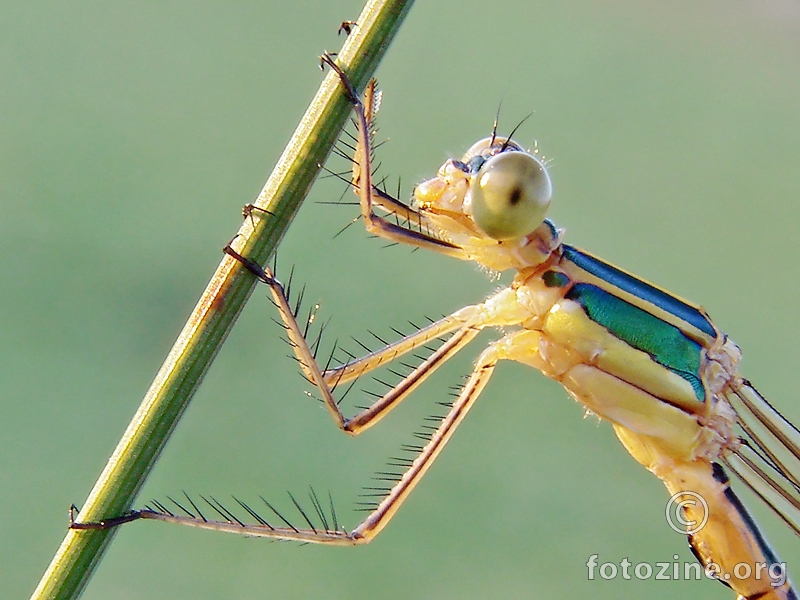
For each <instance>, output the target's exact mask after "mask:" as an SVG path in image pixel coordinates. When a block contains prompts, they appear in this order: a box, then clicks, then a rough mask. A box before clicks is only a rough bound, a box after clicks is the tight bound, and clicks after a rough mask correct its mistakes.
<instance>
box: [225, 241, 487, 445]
mask: <svg viewBox="0 0 800 600" xmlns="http://www.w3.org/2000/svg"><path fill="white" fill-rule="evenodd" d="M224 251H225V252H226V253H227V254H228V255H230V256H232V257H233V258H235V259H236V260H239V261H241V262H242V263H243V264H244V265H245V266H247V268H248V269H249V270H250V271H252V272H253V274H254V275H256V276H257V277H258V278H259V279H260V280H261V281H262V282H264V283H266V284H267V285H269V287H270V290H271V291H272V296H273V299H274V301H275V305H276V306H277V307H278V311H279V313H280V315H281V319H282V321H283V324H284V328H285V329H286V334H287V336H288V338H289V341H290V343H291V345H292V347H293V349H294V352H295V356H296V357H297V360H298V362H299V363H300V368H301V369H302V371H303V374H304V375H305V377H306V378H307V379H308V380H309V381H310V382H311V383H313V384H314V385H315V386H316V387H317V389H318V390H319V391H320V393H321V394H322V400H323V402H324V403H325V405H326V407H327V408H328V412H330V414H331V416H332V417H333V420H334V422H335V423H336V424H337V425H338V426H339V428H340V429H341V430H342V431H344V432H346V433H348V434H351V435H358V434H359V433H361V432H362V431H364V430H366V429H368V428H369V427H372V426H373V425H375V424H376V423H377V422H378V421H379V420H380V419H382V418H383V417H384V416H386V415H387V414H388V413H389V411H391V410H392V409H393V408H394V407H395V406H397V405H398V404H399V403H400V402H401V401H402V400H404V399H405V398H406V397H407V396H408V394H410V393H411V392H412V391H413V390H414V389H415V388H416V387H417V386H418V385H419V384H420V383H422V382H423V381H424V380H425V379H426V378H427V377H428V376H430V375H431V374H432V373H433V372H434V371H435V370H436V369H437V368H439V367H440V366H441V365H442V364H444V363H445V362H446V361H447V360H449V359H450V358H452V357H453V356H454V355H455V354H456V353H457V352H458V351H459V350H461V349H462V348H463V347H464V346H466V345H467V344H468V343H469V342H470V341H471V340H472V339H473V338H474V337H475V336H476V335H477V334H478V333H479V331H480V329H482V328H483V326H484V325H485V323H483V322H481V321H480V317H481V315H482V313H481V310H480V307H481V305H476V306H469V307H466V308H463V309H461V310H459V311H457V312H455V313H453V314H452V315H451V316H449V317H445V318H444V319H442V320H440V321H437V322H436V323H434V324H432V325H431V326H430V327H428V328H425V329H423V330H420V331H418V332H416V333H415V334H412V335H410V336H408V337H405V338H403V339H401V340H399V341H398V342H395V343H394V344H389V345H388V346H387V347H386V348H384V349H382V350H380V351H378V352H375V353H372V354H370V355H369V356H367V357H365V358H363V359H361V360H356V361H354V362H351V363H348V364H347V365H344V366H342V367H339V368H338V369H331V370H328V371H323V370H322V369H321V368H320V366H319V364H318V363H317V360H316V358H315V356H314V352H313V351H312V350H311V348H310V347H309V345H308V342H307V340H306V339H305V331H303V328H301V327H300V324H299V323H298V322H297V318H296V316H295V314H294V312H293V310H292V308H291V305H290V303H289V300H288V298H287V297H286V292H285V290H284V288H283V285H282V284H281V283H280V282H279V281H278V280H277V279H275V277H274V276H273V275H272V273H271V271H270V270H269V269H263V268H262V267H261V266H259V265H257V264H256V263H254V262H253V261H252V260H250V259H248V258H246V257H243V256H242V255H240V254H239V253H238V252H236V251H235V250H233V249H232V248H231V247H230V246H227V247H226V248H225V249H224ZM454 330H455V333H453V334H452V335H451V336H450V338H448V339H447V340H446V341H445V342H444V343H443V344H442V345H441V346H440V347H439V348H438V349H437V350H436V351H435V352H434V353H433V354H431V355H430V356H429V357H428V358H427V359H425V360H424V361H423V362H422V363H421V364H420V365H419V366H418V367H417V368H416V369H414V370H413V371H412V372H411V373H409V374H408V375H407V376H406V377H405V378H403V380H402V381H400V382H399V383H398V384H397V385H395V386H394V387H392V388H391V389H390V390H389V391H388V392H386V394H384V395H383V396H382V397H381V398H379V399H378V400H377V401H375V402H374V403H373V404H372V405H371V406H369V407H367V408H366V409H364V410H363V411H361V412H360V413H358V414H356V415H355V416H353V417H352V418H349V419H348V418H346V417H345V416H344V414H343V413H342V411H341V409H340V408H339V404H338V403H337V401H336V399H335V398H334V397H333V388H334V387H335V386H336V385H337V384H338V383H340V382H341V380H342V379H344V380H351V379H354V378H355V377H357V376H359V375H361V374H363V373H365V372H367V371H370V370H372V369H374V368H376V367H378V366H380V365H382V364H385V363H388V362H390V361H391V360H393V359H395V358H397V357H399V356H401V355H402V354H404V353H406V352H409V351H411V350H413V349H414V348H417V347H419V346H421V345H423V344H424V343H426V342H427V341H429V340H430V339H432V338H434V337H438V336H440V335H445V334H447V333H450V332H452V331H454Z"/></svg>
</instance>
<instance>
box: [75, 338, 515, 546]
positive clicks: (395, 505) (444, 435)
mask: <svg viewBox="0 0 800 600" xmlns="http://www.w3.org/2000/svg"><path fill="white" fill-rule="evenodd" d="M520 333H528V332H520ZM515 335H516V334H513V333H512V334H510V335H508V336H506V337H505V338H502V339H501V340H499V341H497V342H495V343H493V344H491V345H490V346H489V347H488V348H486V350H484V351H483V352H482V353H481V356H480V358H479V359H478V361H477V363H476V365H475V368H474V369H473V371H472V375H471V376H470V378H469V380H468V381H467V383H466V385H465V386H464V388H463V389H462V390H461V393H460V394H459V395H458V398H457V399H456V400H455V402H453V405H452V407H451V408H450V409H449V410H448V411H447V414H446V415H445V416H444V417H443V419H442V420H441V422H440V423H439V425H438V427H437V428H436V430H435V431H434V432H433V434H432V435H431V436H430V438H429V440H428V441H427V443H426V444H425V445H424V447H423V448H422V450H421V451H420V453H419V454H418V455H417V456H416V458H415V459H414V460H413V461H412V462H411V464H410V465H409V467H408V468H407V469H406V470H405V472H404V473H403V474H402V476H401V477H400V479H399V480H398V481H397V482H396V483H395V484H394V485H393V486H392V488H391V489H390V490H389V493H388V494H387V495H386V496H385V497H384V498H383V500H382V501H381V502H380V503H379V504H378V505H377V507H376V508H375V509H374V510H373V511H372V512H371V513H370V514H369V515H368V516H367V518H366V519H364V520H363V521H362V522H361V523H360V524H359V525H358V526H357V527H356V528H355V529H354V530H353V531H351V532H349V533H347V532H345V531H330V530H329V531H319V530H314V529H298V528H295V527H275V526H273V525H271V524H269V523H267V521H266V520H265V519H264V518H263V517H261V516H259V515H258V514H256V513H255V511H254V510H252V509H251V508H250V507H249V506H247V505H245V504H243V503H241V502H239V504H240V505H241V506H242V508H243V509H244V510H245V511H246V512H247V513H248V514H249V515H250V516H251V517H253V518H254V519H256V520H257V521H258V524H248V523H244V522H243V521H241V520H239V519H238V518H237V517H235V516H234V515H233V514H232V513H231V512H230V511H227V510H225V509H223V508H222V507H221V506H219V507H215V506H214V505H213V504H212V503H211V502H208V504H209V505H211V507H212V508H213V509H214V510H215V511H216V512H217V513H218V514H221V515H222V516H223V518H224V519H225V520H222V521H220V520H212V519H208V518H206V517H205V516H204V515H203V514H202V513H200V511H199V509H198V508H197V506H195V505H194V503H192V508H191V509H189V510H187V509H185V508H183V507H181V508H183V510H184V511H185V512H186V513H187V514H189V515H191V516H184V515H176V514H173V513H172V512H170V511H168V510H167V509H166V508H165V507H163V505H158V506H157V507H156V508H157V509H158V510H153V509H147V510H140V511H134V512H132V513H129V514H128V515H125V516H124V517H122V518H121V520H123V522H128V521H133V520H137V519H152V520H158V521H166V522H169V523H178V524H183V525H190V526H193V527H199V528H201V529H211V530H214V531H223V532H227V533H238V534H243V535H248V536H255V537H267V538H277V539H283V540H296V541H301V542H312V543H319V544H327V545H337V546H342V545H356V544H364V543H368V542H369V541H371V540H372V539H373V538H374V537H375V536H377V535H378V534H379V533H380V532H381V530H383V528H384V527H386V525H387V524H388V523H389V521H390V520H391V519H392V517H393V516H394V515H395V513H396V512H397V510H398V509H399V508H400V506H401V505H402V504H403V502H404V501H405V500H406V498H407V497H408V496H409V494H410V493H411V492H412V490H413V489H414V487H415V486H416V485H417V484H418V483H419V482H420V480H421V479H422V477H423V475H425V473H426V472H427V471H428V469H429V468H430V467H431V465H432V464H433V462H434V461H435V460H436V458H437V457H438V456H439V454H440V453H441V451H442V449H443V448H444V446H445V445H446V444H447V442H448V441H449V440H450V438H451V437H452V435H453V433H454V432H455V430H456V428H457V427H458V426H459V424H460V423H461V421H462V420H463V419H464V417H465V416H466V414H467V412H469V409H470V408H471V407H472V405H473V404H474V403H475V401H476V400H477V399H478V396H479V395H480V393H481V392H482V391H483V388H484V387H485V386H486V384H487V382H488V381H489V378H490V377H491V375H492V372H493V371H494V368H495V365H496V364H497V361H498V360H501V359H503V358H508V357H509V355H510V353H509V350H512V352H511V353H512V354H513V347H514V338H515ZM195 513H197V514H195ZM115 524H116V523H110V522H109V524H108V525H105V524H103V523H75V524H74V525H73V527H74V528H80V529H99V528H104V527H108V526H113V525H115Z"/></svg>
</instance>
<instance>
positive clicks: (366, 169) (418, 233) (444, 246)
mask: <svg viewBox="0 0 800 600" xmlns="http://www.w3.org/2000/svg"><path fill="white" fill-rule="evenodd" d="M322 62H323V63H324V64H327V65H328V66H329V67H330V68H331V69H333V70H334V71H335V72H336V74H337V75H339V79H340V80H341V82H342V85H343V86H344V88H345V89H346V90H347V95H348V97H349V99H350V102H352V103H353V109H354V110H355V113H356V124H357V126H358V127H357V128H358V141H357V143H356V152H355V156H354V157H353V187H354V188H356V190H357V191H358V196H359V198H360V200H361V218H362V219H363V220H364V225H365V227H366V229H367V231H368V232H370V233H372V234H374V235H377V236H379V237H382V238H384V239H386V240H389V241H392V242H399V243H402V244H408V245H411V246H416V247H417V248H427V249H429V250H434V251H435V252H439V253H442V254H447V255H448V256H453V257H455V258H460V259H462V260H468V259H469V255H468V253H466V252H465V251H464V250H462V249H461V248H459V247H458V246H456V245H454V244H451V243H449V242H447V241H444V240H441V239H438V238H437V237H436V236H434V235H430V234H428V233H426V232H425V231H424V226H425V218H424V216H423V215H422V214H420V213H419V212H417V211H415V210H413V209H412V208H410V207H408V206H406V205H404V204H402V203H401V202H399V201H398V200H395V199H393V198H391V197H390V196H388V195H387V194H383V193H382V192H380V191H379V190H378V189H377V188H375V187H374V186H373V184H372V140H371V137H372V136H371V133H370V132H371V129H370V125H371V117H372V116H374V115H372V114H371V113H372V112H373V111H372V110H371V108H370V107H371V106H372V104H373V100H374V95H375V89H374V87H373V86H369V87H368V88H367V95H366V100H365V102H366V108H365V102H362V100H361V99H360V98H359V97H358V94H357V93H356V92H355V89H354V88H353V86H352V85H351V84H350V80H349V79H348V78H347V75H346V74H345V72H344V71H343V70H342V68H341V67H340V66H339V65H337V64H336V62H335V61H334V59H333V57H331V56H330V55H327V54H326V55H323V56H322ZM368 109H369V110H368ZM368 112H369V113H370V114H368ZM374 205H378V206H381V207H382V208H384V209H385V210H387V211H388V212H389V213H390V214H398V215H400V216H401V217H402V218H404V219H407V220H409V221H411V222H412V223H413V224H415V225H418V226H419V230H414V229H410V228H406V227H403V226H402V225H399V224H396V223H392V222H391V221H389V220H388V219H386V218H384V217H381V216H379V215H377V214H375V211H374V210H373V206H374Z"/></svg>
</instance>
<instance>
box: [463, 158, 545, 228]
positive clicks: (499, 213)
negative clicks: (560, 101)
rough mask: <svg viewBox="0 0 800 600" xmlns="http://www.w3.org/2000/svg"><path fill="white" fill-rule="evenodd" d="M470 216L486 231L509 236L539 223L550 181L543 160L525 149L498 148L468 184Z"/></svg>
mask: <svg viewBox="0 0 800 600" xmlns="http://www.w3.org/2000/svg"><path fill="white" fill-rule="evenodd" d="M470 191H471V192H472V194H471V195H472V218H473V219H474V220H475V224H476V225H477V226H478V227H479V228H480V230H481V231H483V232H484V233H485V234H486V235H488V236H490V237H492V238H494V239H496V240H500V241H503V240H513V239H516V238H520V237H522V236H523V235H527V234H529V233H530V232H532V231H533V230H534V229H536V228H537V227H538V226H539V225H541V223H542V221H543V220H544V216H545V213H546V212H547V207H548V206H549V205H550V197H551V196H552V195H553V185H552V183H551V182H550V175H548V173H547V169H546V168H545V166H544V164H542V162H541V161H540V160H539V159H538V158H536V157H535V156H533V155H531V154H528V153H527V152H502V153H500V154H497V155H495V156H492V157H491V158H489V159H488V160H487V161H486V162H485V163H483V165H482V166H481V168H480V170H479V171H478V173H477V174H476V175H475V177H474V178H473V179H472V183H471V184H470Z"/></svg>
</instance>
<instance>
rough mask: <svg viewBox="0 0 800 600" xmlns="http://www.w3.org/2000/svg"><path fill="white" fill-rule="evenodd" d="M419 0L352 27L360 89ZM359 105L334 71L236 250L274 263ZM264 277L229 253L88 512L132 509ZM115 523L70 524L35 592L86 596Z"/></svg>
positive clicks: (370, 7) (389, 3)
mask: <svg viewBox="0 0 800 600" xmlns="http://www.w3.org/2000/svg"><path fill="white" fill-rule="evenodd" d="M411 4H412V1H411V0H371V1H370V2H369V3H368V4H367V5H366V6H365V7H364V10H363V12H362V13H361V15H360V17H359V18H358V21H357V23H358V24H357V25H356V26H355V27H354V28H353V31H352V33H351V34H350V35H349V36H348V39H347V41H346V42H345V44H344V46H343V48H342V50H341V52H339V54H338V55H337V62H338V63H339V65H341V66H342V68H343V69H344V70H345V72H346V73H347V74H348V76H349V78H350V80H351V82H352V84H353V85H354V87H355V88H356V90H358V91H359V92H360V91H362V90H363V89H364V87H365V86H366V84H367V82H368V80H369V79H370V78H371V77H372V74H373V72H374V71H375V69H376V68H377V66H378V63H379V61H380V59H381V58H382V57H383V55H384V53H385V52H386V49H387V48H388V46H389V43H390V42H391V40H392V39H393V38H394V35H395V33H396V32H397V30H398V28H399V27H400V24H401V22H402V20H403V18H404V17H405V15H406V14H407V12H408V10H409V8H410V6H411ZM351 108H352V107H351V105H350V103H349V101H348V100H347V98H346V97H345V95H344V93H343V89H342V86H341V85H340V82H339V80H338V78H337V76H336V75H335V74H334V73H332V72H328V74H327V76H326V77H325V80H324V82H323V83H322V85H321V86H320V88H319V91H318V92H317V95H316V96H315V98H314V100H313V101H312V103H311V105H310V106H309V108H308V110H307V111H306V113H305V115H304V116H303V119H302V120H301V122H300V124H299V125H298V127H297V129H296V131H295V133H294V135H293V136H292V138H291V140H290V141H289V143H288V145H287V146H286V149H285V150H284V152H283V154H282V155H281V157H280V159H279V160H278V164H277V165H276V166H275V169H274V170H273V172H272V175H270V177H269V179H268V180H267V183H266V184H265V185H264V188H263V190H262V191H261V193H260V194H259V195H258V198H257V199H256V201H255V203H254V204H255V205H256V206H258V207H260V208H263V209H265V210H267V211H269V213H270V214H268V215H263V214H261V213H260V211H259V212H257V213H256V214H255V215H254V218H252V219H249V218H248V219H245V221H244V223H243V225H242V227H241V229H240V230H239V234H238V236H237V238H236V242H235V245H236V248H237V250H238V251H239V252H240V253H241V254H243V255H245V256H248V257H250V258H252V259H254V260H255V261H257V262H259V263H261V264H263V263H265V262H266V261H267V260H268V259H269V257H270V256H271V255H272V253H273V252H274V251H275V248H276V247H277V245H278V242H279V241H280V239H281V238H282V237H283V234H284V233H285V231H286V229H287V228H288V226H289V223H290V222H291V220H292V218H293V217H294V215H295V213H296V212H297V210H298V208H299V207H300V203H301V202H302V200H303V198H304V197H305V196H306V194H307V193H308V190H309V189H310V187H311V185H312V183H313V182H314V179H315V178H316V176H317V174H318V173H319V171H320V168H321V165H322V164H323V163H324V162H325V160H326V158H327V157H328V154H329V153H330V151H331V149H332V148H333V145H334V144H335V142H336V140H337V138H338V136H339V134H340V132H341V130H342V128H343V127H344V125H345V123H346V121H347V117H348V116H349V114H350V111H351ZM254 287H255V278H254V277H253V276H252V275H251V274H250V272H249V271H247V270H246V269H245V268H243V267H242V265H241V263H239V262H237V261H235V260H233V259H231V258H230V257H228V256H225V257H224V258H223V260H222V262H221V263H220V265H219V267H218V268H217V270H216V272H215V273H214V275H213V276H212V277H211V281H210V282H209V284H208V286H207V287H206V290H205V291H204V292H203V295H202V296H201V298H200V300H199V302H198V303H197V306H196V307H195V308H194V310H193V311H192V314H191V316H190V317H189V320H188V321H187V323H186V325H185V326H184V328H183V331H181V333H180V335H179V336H178V339H177V340H176V342H175V344H174V346H173V347H172V350H171V351H170V352H169V354H168V356H167V358H166V360H165V361H164V364H163V365H162V366H161V369H160V370H159V372H158V374H157V375H156V378H155V380H154V381H153V383H152V385H151V386H150V389H149V390H148V392H147V394H146V395H145V397H144V400H143V401H142V404H141V406H140V407H139V410H138V411H137V412H136V414H135V415H134V417H133V419H132V420H131V422H130V424H129V425H128V428H127V430H126V431H125V433H124V435H123V436H122V439H121V440H120V441H119V444H118V445H117V447H116V449H115V450H114V453H113V454H112V455H111V458H110V459H109V460H108V463H107V465H106V467H105V469H104V470H103V472H102V473H101V475H100V477H99V479H98V480H97V483H95V486H94V488H93V489H92V491H91V493H90V494H89V497H88V499H87V500H86V502H85V503H84V505H83V509H82V510H81V513H80V515H79V517H78V520H79V521H85V522H88V521H101V520H103V519H106V518H110V517H114V516H119V515H122V514H124V513H125V512H126V511H128V510H129V509H130V507H131V506H132V504H133V501H134V499H135V497H136V495H137V493H138V492H139V490H140V489H141V487H142V485H143V484H144V481H145V478H146V477H147V475H148V473H149V472H150V470H151V469H152V467H153V465H154V464H155V462H156V460H157V459H158V457H159V455H160V454H161V451H162V450H163V448H164V446H165V445H166V443H167V440H168V439H169V436H170V434H171V433H172V431H173V430H174V429H175V426H176V425H177V423H178V420H179V419H180V417H181V415H182V414H183V412H184V410H186V407H187V406H188V404H189V401H190V400H191V398H192V397H193V396H194V393H195V391H196V390H197V388H198V386H199V385H200V382H201V381H202V379H203V376H204V375H205V373H206V371H207V370H208V368H209V366H210V365H211V362H212V361H213V360H214V357H216V355H217V353H218V352H219V350H220V348H221V346H222V343H223V342H224V341H225V338H226V337H227V336H228V333H229V332H230V330H231V328H232V327H233V324H234V323H235V322H236V319H237V317H238V316H239V313H240V312H241V310H242V308H243V307H244V304H245V302H246V301H247V299H248V298H249V297H250V294H251V293H252V292H253V289H254ZM115 531H116V529H115V528H112V529H105V530H80V531H78V530H69V531H68V533H67V535H66V537H65V538H64V541H63V542H62V543H61V546H60V547H59V549H58V551H57V552H56V554H55V556H54V557H53V560H52V562H51V563H50V566H49V567H48V569H47V571H46V572H45V573H44V575H43V576H42V579H41V581H40V582H39V585H38V586H37V588H36V590H35V591H34V593H33V595H32V598H35V599H44V598H48V599H50V598H60V599H61V598H63V599H66V598H77V597H78V596H79V595H80V594H81V592H82V591H83V589H84V588H85V586H86V584H87V583H88V581H89V579H90V578H91V576H92V573H93V572H94V569H95V568H96V567H97V565H98V563H99V562H100V559H101V557H102V555H103V552H104V551H105V549H106V548H107V547H108V545H109V543H110V541H111V539H112V538H113V536H114V533H115Z"/></svg>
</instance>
